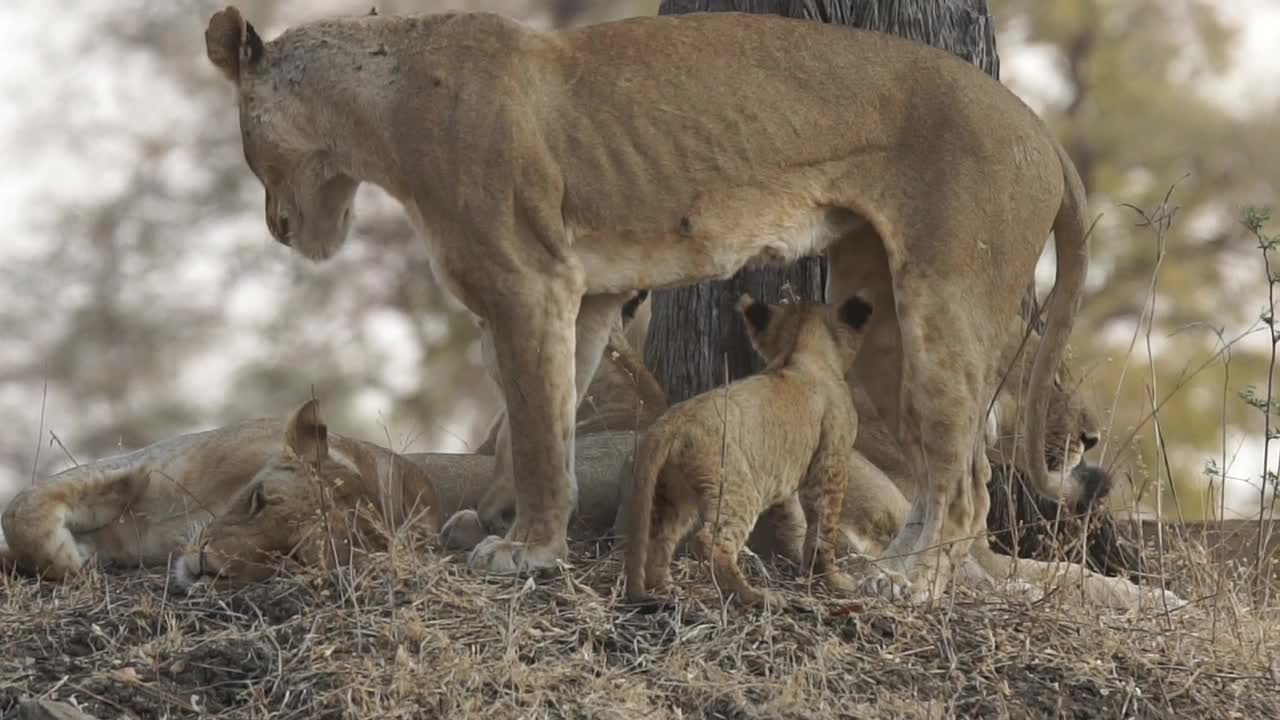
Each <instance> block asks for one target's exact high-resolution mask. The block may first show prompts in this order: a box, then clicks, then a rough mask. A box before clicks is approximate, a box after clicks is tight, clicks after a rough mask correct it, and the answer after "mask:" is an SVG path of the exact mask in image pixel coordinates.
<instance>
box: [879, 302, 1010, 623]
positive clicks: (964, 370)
mask: <svg viewBox="0 0 1280 720" xmlns="http://www.w3.org/2000/svg"><path fill="white" fill-rule="evenodd" d="M943 290H945V288H938V287H932V288H926V287H920V288H917V291H916V292H910V293H906V294H905V296H907V297H911V298H913V300H914V302H915V306H914V307H912V308H907V309H905V310H904V309H903V308H899V319H900V323H901V327H902V338H903V356H904V359H905V362H904V370H905V373H904V376H903V396H902V410H903V415H902V417H901V420H900V424H899V433H900V436H901V438H902V447H903V448H904V450H905V453H906V455H907V463H908V467H909V468H910V472H911V476H912V477H913V478H915V482H916V485H917V487H918V488H919V491H918V492H917V494H916V497H915V501H914V502H913V503H912V506H911V511H910V513H909V514H908V517H907V521H906V523H905V524H904V526H903V528H902V530H900V531H899V532H898V534H897V535H896V536H895V537H894V539H893V541H892V542H891V543H889V546H888V547H887V548H885V550H884V552H883V554H882V555H881V559H880V560H879V561H878V564H880V566H881V567H882V568H883V569H885V570H886V571H887V572H888V575H887V576H881V577H879V578H873V579H872V581H871V582H872V584H873V588H872V589H873V590H875V591H878V592H880V594H881V595H892V594H894V591H893V589H892V588H889V587H887V586H886V585H885V583H886V582H887V581H891V580H892V578H893V576H894V575H895V574H896V575H900V576H905V577H906V578H907V579H909V580H910V582H911V585H912V588H913V594H914V595H917V596H923V597H932V596H936V595H937V594H939V593H940V592H941V591H942V589H943V588H944V587H945V586H946V584H947V583H948V582H949V581H950V579H951V572H952V569H953V567H954V566H955V563H954V562H953V558H960V557H963V556H964V555H965V554H967V553H968V551H969V546H970V544H971V542H972V539H973V538H972V535H971V532H972V529H973V528H975V527H977V526H978V524H979V523H985V518H982V519H979V518H976V517H975V513H976V512H977V510H978V508H979V507H981V508H982V509H983V510H984V511H985V509H986V507H987V501H986V497H985V493H986V487H985V485H984V486H982V487H976V486H975V484H974V482H973V480H974V479H973V477H972V473H973V464H972V455H973V454H974V452H976V448H977V442H978V440H979V432H980V428H979V422H978V407H977V406H978V405H979V404H980V403H981V402H982V400H981V399H982V398H986V397H987V394H986V393H985V390H986V388H985V387H984V381H985V379H986V378H987V377H988V374H989V373H988V371H989V369H990V368H989V364H990V363H991V362H992V361H991V360H990V359H989V358H988V356H989V353H988V352H986V351H985V350H984V349H983V343H986V342H988V341H989V340H990V338H988V337H986V336H985V335H983V334H981V333H980V332H979V330H980V328H977V327H975V325H976V323H974V322H972V321H970V319H969V318H968V317H966V314H965V313H964V312H962V311H961V308H963V307H964V303H963V302H958V300H957V299H956V298H949V297H947V296H946V294H945V293H944V292H943ZM983 409H984V410H985V407H984V408H983ZM979 494H981V495H982V497H978V495H979Z"/></svg>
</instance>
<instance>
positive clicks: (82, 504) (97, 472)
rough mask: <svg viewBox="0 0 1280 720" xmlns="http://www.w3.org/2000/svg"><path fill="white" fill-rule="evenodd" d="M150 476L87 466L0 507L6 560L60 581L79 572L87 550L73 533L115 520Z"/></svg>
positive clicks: (134, 469)
mask: <svg viewBox="0 0 1280 720" xmlns="http://www.w3.org/2000/svg"><path fill="white" fill-rule="evenodd" d="M149 482H150V477H149V475H148V473H147V472H146V470H145V469H143V468H139V467H135V466H123V467H122V466H115V467H112V466H111V465H110V464H109V463H104V464H103V465H102V466H96V465H88V466H82V467H81V468H76V469H74V470H72V471H70V472H68V473H67V475H65V476H64V477H62V478H59V479H58V480H55V481H52V482H49V483H47V484H45V485H43V486H37V487H36V488H35V489H33V491H31V492H26V493H20V494H19V495H18V496H17V497H15V498H14V499H13V501H12V502H11V503H10V504H9V506H8V507H7V508H5V511H4V515H3V517H0V525H3V528H4V535H5V540H6V541H7V542H8V544H9V553H8V555H9V561H10V562H12V563H13V564H14V565H16V566H17V568H18V569H20V570H22V571H23V572H27V573H31V574H33V575H35V574H38V575H42V576H44V577H46V578H48V579H51V580H62V579H64V578H66V577H67V576H69V575H73V574H75V573H76V572H78V571H79V570H80V568H81V567H82V566H83V565H84V563H85V561H86V560H88V557H87V555H89V554H92V552H93V548H92V547H87V548H84V547H81V545H80V543H78V542H77V540H76V535H78V534H83V533H88V532H92V531H94V530H97V529H98V528H101V527H103V526H105V525H107V524H108V523H111V522H113V521H115V520H116V519H117V518H119V517H120V516H121V515H122V514H124V512H125V510H127V509H128V508H129V506H130V505H131V504H132V503H133V502H134V501H135V500H136V499H137V498H138V496H139V495H141V494H142V493H143V491H145V490H146V487H147V484H148V483H149Z"/></svg>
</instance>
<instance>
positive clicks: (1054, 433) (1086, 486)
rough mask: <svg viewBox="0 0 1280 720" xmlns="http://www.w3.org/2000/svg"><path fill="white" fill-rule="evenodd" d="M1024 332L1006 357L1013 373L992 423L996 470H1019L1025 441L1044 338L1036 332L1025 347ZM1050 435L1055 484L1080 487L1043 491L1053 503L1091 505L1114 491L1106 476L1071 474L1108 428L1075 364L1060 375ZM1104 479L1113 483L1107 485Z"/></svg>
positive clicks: (990, 446) (1048, 456) (990, 450)
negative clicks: (1031, 386)
mask: <svg viewBox="0 0 1280 720" xmlns="http://www.w3.org/2000/svg"><path fill="white" fill-rule="evenodd" d="M1023 332H1024V331H1023V330H1022V329H1021V326H1020V327H1019V332H1018V334H1017V336H1016V338H1015V339H1013V340H1012V341H1011V343H1010V347H1009V348H1008V351H1007V352H1006V354H1005V360H1004V363H1003V365H1002V367H1007V368H1009V371H1008V375H1007V376H1006V377H1005V379H1004V384H1003V385H1002V387H1001V391H1000V393H999V394H998V395H997V396H996V402H995V405H994V406H993V408H992V410H991V413H990V415H988V417H987V457H988V459H989V460H990V461H991V462H992V463H993V464H995V465H1015V464H1016V461H1017V457H1018V455H1017V453H1016V450H1017V448H1018V446H1019V444H1021V443H1022V441H1023V438H1022V430H1023V419H1024V416H1025V413H1026V411H1027V408H1026V403H1025V401H1026V395H1027V383H1028V382H1029V379H1030V377H1031V368H1032V365H1033V364H1034V362H1035V356H1036V353H1037V352H1038V351H1039V349H1040V335H1039V333H1036V332H1035V331H1031V332H1030V334H1028V335H1027V336H1026V341H1025V343H1024V342H1023ZM1045 431H1046V433H1045V448H1044V449H1045V464H1046V465H1047V467H1048V469H1049V472H1050V474H1051V475H1050V479H1051V480H1055V481H1057V482H1058V483H1059V484H1063V483H1072V484H1078V485H1080V487H1078V488H1074V489H1071V490H1070V491H1068V488H1066V487H1059V488H1050V489H1049V492H1044V491H1043V490H1042V491H1041V494H1042V495H1044V496H1045V497H1047V498H1048V499H1051V500H1066V501H1069V502H1073V503H1080V502H1084V503H1088V502H1090V501H1092V500H1093V499H1096V498H1097V497H1099V495H1101V494H1105V493H1106V491H1107V490H1109V489H1110V484H1109V479H1107V476H1106V475H1105V474H1103V473H1074V474H1072V473H1070V471H1071V470H1072V469H1073V468H1076V467H1077V466H1079V465H1080V464H1081V463H1082V462H1084V457H1085V454H1086V453H1087V452H1088V451H1089V450H1091V449H1093V447H1094V446H1096V445H1097V444H1098V442H1099V440H1100V439H1101V437H1102V426H1101V422H1100V421H1099V419H1098V416H1097V414H1096V413H1095V412H1094V410H1093V407H1092V405H1091V404H1090V403H1089V402H1088V400H1087V399H1086V398H1085V394H1084V393H1083V392H1082V388H1081V386H1080V382H1079V381H1078V380H1077V379H1076V378H1075V377H1074V374H1073V373H1072V371H1071V367H1070V360H1069V358H1068V360H1067V361H1065V362H1063V364H1062V367H1060V368H1059V369H1058V372H1057V373H1056V374H1055V375H1054V379H1053V391H1052V392H1051V393H1050V394H1049V407H1048V408H1047V413H1046V415H1045ZM1099 479H1107V482H1101V481H1100V480H1099Z"/></svg>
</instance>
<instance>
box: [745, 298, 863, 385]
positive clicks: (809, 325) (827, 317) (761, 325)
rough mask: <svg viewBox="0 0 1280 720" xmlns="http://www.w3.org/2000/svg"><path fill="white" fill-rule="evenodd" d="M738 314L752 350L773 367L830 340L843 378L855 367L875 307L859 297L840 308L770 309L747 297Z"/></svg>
mask: <svg viewBox="0 0 1280 720" xmlns="http://www.w3.org/2000/svg"><path fill="white" fill-rule="evenodd" d="M738 312H739V313H740V314H741V315H742V318H743V320H745V321H746V324H747V337H748V338H749V339H750V340H751V346H752V347H753V348H755V351H756V352H758V353H760V357H762V358H764V359H765V361H766V362H768V363H769V364H770V365H775V364H781V363H785V362H786V361H787V358H788V357H789V356H790V355H791V354H792V353H794V352H795V351H796V350H797V349H799V348H801V347H812V343H821V342H824V339H826V338H829V339H830V340H828V341H829V342H834V344H835V348H834V350H835V357H836V358H837V361H838V362H837V364H838V367H837V368H836V369H837V371H838V372H839V373H840V374H841V375H843V374H845V373H847V372H848V371H849V369H850V368H852V367H853V361H854V359H855V358H856V357H857V354H858V348H859V347H861V345H862V328H863V327H864V326H865V325H866V324H867V319H868V318H869V317H871V305H869V304H868V303H867V302H866V301H865V300H863V299H862V298H860V297H858V296H856V295H855V296H853V297H850V298H849V299H848V300H846V301H845V302H844V304H843V305H841V306H840V307H838V308H836V307H832V306H830V305H824V304H821V303H813V302H803V301H802V302H793V303H785V304H779V305H770V304H768V303H763V302H758V301H756V300H754V299H752V297H751V296H750V295H747V294H745V293H744V294H743V295H742V297H740V298H739V299H738Z"/></svg>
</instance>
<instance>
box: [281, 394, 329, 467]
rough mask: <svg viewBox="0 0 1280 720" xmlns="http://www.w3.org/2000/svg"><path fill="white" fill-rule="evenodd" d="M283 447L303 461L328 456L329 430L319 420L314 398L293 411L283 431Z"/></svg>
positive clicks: (317, 406)
mask: <svg viewBox="0 0 1280 720" xmlns="http://www.w3.org/2000/svg"><path fill="white" fill-rule="evenodd" d="M284 442H285V446H286V447H288V448H289V449H290V450H292V451H293V454H294V455H297V456H298V457H299V458H300V459H302V460H303V461H307V462H310V461H315V460H320V459H324V458H326V457H328V456H329V428H328V427H326V426H325V424H324V420H322V419H321V418H320V402H319V401H318V400H315V399H314V398H313V399H311V400H308V401H306V402H305V403H303V405H302V407H300V408H298V409H297V410H295V411H294V413H293V416H292V417H290V418H289V422H288V424H286V425H285V430H284Z"/></svg>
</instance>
